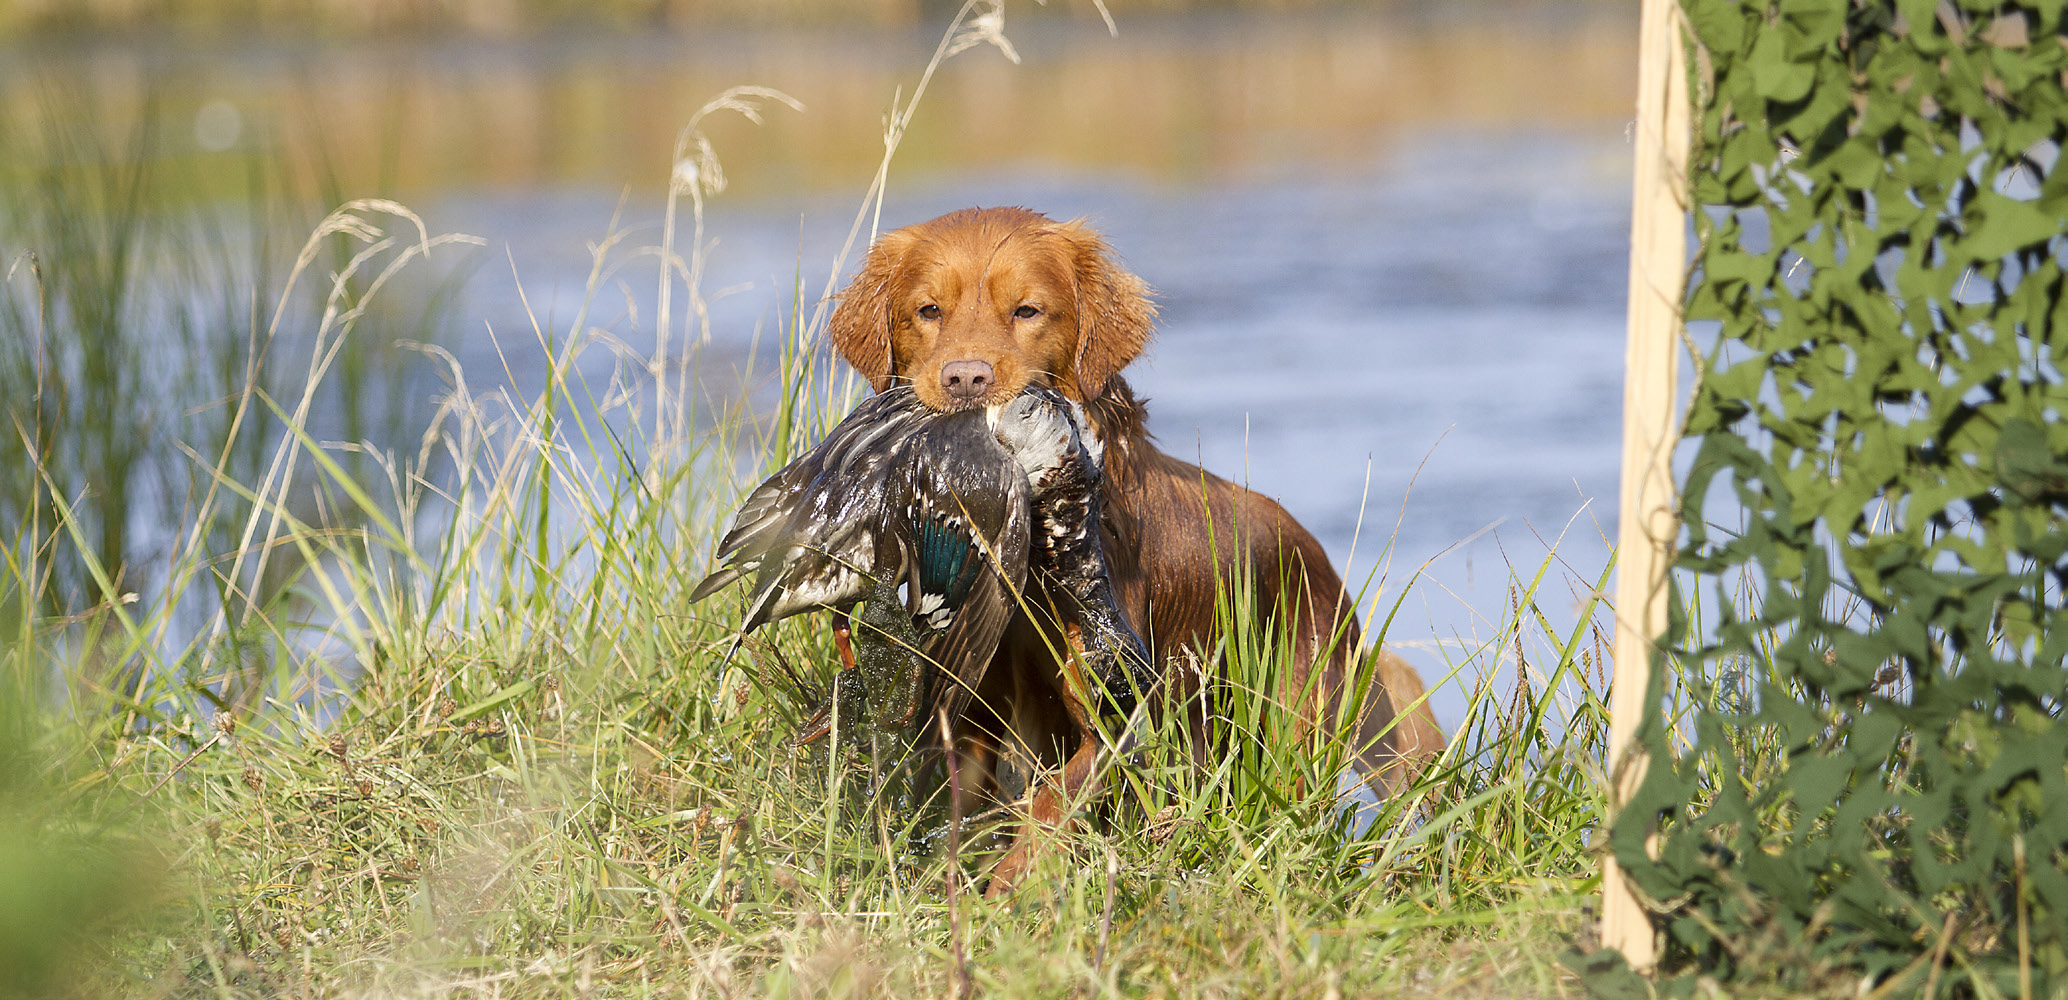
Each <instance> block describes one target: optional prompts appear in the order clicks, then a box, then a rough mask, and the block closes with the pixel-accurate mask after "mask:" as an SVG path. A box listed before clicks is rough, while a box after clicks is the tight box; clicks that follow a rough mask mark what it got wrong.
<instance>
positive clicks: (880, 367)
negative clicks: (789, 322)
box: [826, 230, 913, 392]
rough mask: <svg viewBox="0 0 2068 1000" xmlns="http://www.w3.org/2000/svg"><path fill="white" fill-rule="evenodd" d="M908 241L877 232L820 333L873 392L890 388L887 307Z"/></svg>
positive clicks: (906, 237)
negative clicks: (859, 268) (867, 252)
mask: <svg viewBox="0 0 2068 1000" xmlns="http://www.w3.org/2000/svg"><path fill="white" fill-rule="evenodd" d="M912 242H913V239H912V236H911V235H910V234H909V233H906V232H905V231H904V230H896V231H894V232H888V233H885V234H883V235H882V236H881V237H879V238H878V239H877V240H876V245H875V246H872V247H870V248H869V254H868V256H867V257H865V258H863V260H862V269H861V271H860V272H859V273H857V274H856V275H855V276H854V280H853V281H850V282H848V284H847V290H846V291H844V292H841V293H840V304H839V305H837V306H835V307H834V308H833V318H832V320H831V321H829V322H828V323H827V325H826V332H827V333H828V334H830V335H831V336H832V338H833V347H834V349H836V350H838V351H839V352H840V356H841V357H843V358H846V359H847V363H848V364H851V365H853V366H854V367H855V370H856V371H858V372H861V373H862V377H863V378H866V379H868V380H869V384H870V385H871V386H874V387H875V389H876V391H877V392H882V391H883V390H884V389H886V388H889V387H890V377H891V374H892V371H891V357H890V307H891V298H892V293H893V292H894V291H895V290H896V284H897V282H898V280H899V275H900V273H901V272H903V271H904V263H905V251H906V250H908V249H910V248H911V245H912Z"/></svg>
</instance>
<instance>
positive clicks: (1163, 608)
mask: <svg viewBox="0 0 2068 1000" xmlns="http://www.w3.org/2000/svg"><path fill="white" fill-rule="evenodd" d="M929 306H931V307H933V309H934V310H938V312H937V314H933V315H929V312H931V310H928V309H927V308H926V307H929ZM1155 317H1156V309H1155V306H1154V305H1153V304H1152V303H1151V301H1150V297H1149V288H1148V286H1147V285H1145V284H1144V283H1143V282H1142V281H1141V279H1139V278H1137V277H1135V276H1134V275H1133V274H1131V273H1129V272H1128V271H1126V270H1125V269H1123V268H1122V267H1120V266H1119V264H1117V263H1116V262H1115V261H1114V259H1113V255H1112V254H1111V252H1110V251H1109V250H1108V249H1107V247H1106V244H1105V242H1104V240H1102V239H1101V238H1100V237H1099V235H1098V234H1097V233H1096V232H1094V231H1092V230H1091V229H1090V228H1088V227H1086V226H1084V225H1083V224H1081V223H1078V222H1067V223H1058V222H1055V221H1053V220H1050V219H1048V218H1047V217H1045V216H1042V215H1039V214H1037V213H1034V212H1030V211H1027V210H1025V209H1018V208H1004V209H969V210H964V211H960V212H954V213H951V214H949V215H944V216H942V217H940V218H938V219H934V220H932V221H930V222H924V223H920V224H918V225H915V226H909V227H906V228H904V229H899V230H896V231H894V232H890V233H886V234H884V235H883V237H882V238H881V239H879V240H878V241H877V242H876V245H875V246H874V247H872V248H871V249H870V251H869V254H868V257H867V259H866V260H865V261H864V262H863V265H862V269H861V271H860V273H859V274H857V275H856V276H855V278H854V280H853V282H852V283H851V284H850V285H849V287H848V288H847V290H846V292H845V293H843V294H842V296H841V298H840V301H839V304H838V307H837V308H836V309H835V311H834V314H833V318H832V324H831V331H830V332H831V336H832V339H833V343H834V345H835V347H836V348H837V349H838V350H839V351H840V353H841V354H842V356H844V357H845V358H846V359H847V360H848V362H849V363H851V364H853V365H854V367H855V368H856V369H857V370H858V371H860V372H861V373H862V375H863V376H865V377H867V378H868V379H869V381H870V382H871V384H872V385H874V386H875V388H876V389H877V390H879V391H880V390H882V389H885V388H887V387H889V386H890V385H892V384H894V383H898V382H910V383H911V384H912V386H913V388H914V390H915V391H916V392H917V393H918V395H919V398H920V399H921V400H922V401H923V402H925V403H926V405H928V406H929V407H932V408H933V409H936V410H942V411H946V410H952V409H958V408H966V407H968V406H975V405H984V404H986V403H989V402H995V401H998V400H1003V399H1008V398H1010V397H1012V396H1013V395H1015V394H1017V393H1018V392H1019V391H1020V389H1021V388H1023V387H1024V386H1026V385H1027V384H1029V383H1032V382H1038V383H1045V384H1048V385H1051V386H1053V387H1055V388H1056V389H1057V390H1059V391H1061V392H1062V393H1063V394H1064V395H1066V396H1068V397H1070V398H1071V399H1072V400H1073V401H1074V402H1077V403H1078V404H1080V405H1081V406H1082V407H1083V414H1084V417H1085V420H1086V423H1087V424H1088V425H1089V426H1087V427H1086V428H1084V429H1085V431H1086V432H1087V435H1088V437H1090V438H1095V439H1096V441H1097V443H1098V444H1099V445H1101V446H1102V447H1103V448H1104V451H1105V475H1106V481H1105V511H1106V523H1105V525H1104V531H1103V535H1104V542H1105V547H1106V552H1107V556H1108V559H1109V561H1110V563H1111V569H1112V574H1113V582H1114V585H1115V587H1116V590H1117V592H1118V594H1119V598H1120V603H1121V606H1122V608H1123V609H1124V610H1125V612H1126V613H1127V614H1128V615H1129V617H1130V618H1131V619H1132V623H1133V624H1134V625H1135V627H1136V630H1137V631H1139V632H1140V633H1141V634H1142V635H1143V637H1144V638H1145V639H1146V640H1147V641H1148V643H1149V645H1150V650H1151V654H1152V657H1153V658H1154V659H1155V661H1156V662H1157V663H1159V664H1161V665H1162V666H1161V670H1162V682H1163V683H1164V684H1165V685H1167V686H1169V687H1170V688H1171V689H1172V691H1173V693H1175V694H1178V695H1181V696H1190V695H1193V694H1196V693H1198V692H1199V691H1200V690H1201V689H1202V687H1207V688H1209V689H1210V681H1209V678H1210V677H1211V676H1212V675H1213V673H1214V671H1215V669H1216V667H1215V665H1213V664H1209V663H1205V662H1204V658H1205V657H1206V656H1209V655H1210V654H1211V652H1212V650H1213V649H1214V648H1215V646H1216V644H1217V642H1218V639H1219V636H1218V635H1217V634H1216V631H1215V624H1216V623H1215V615H1214V604H1215V595H1216V588H1217V587H1219V586H1225V585H1226V583H1227V582H1229V581H1234V580H1236V579H1237V578H1238V577H1240V576H1241V575H1242V574H1243V573H1244V572H1247V573H1248V574H1249V577H1248V579H1249V584H1250V592H1251V595H1252V598H1253V600H1254V601H1255V603H1256V606H1257V610H1258V611H1259V612H1261V614H1260V615H1259V616H1258V617H1259V618H1260V619H1265V620H1269V621H1271V622H1273V623H1275V624H1276V626H1277V627H1278V629H1279V630H1280V632H1281V634H1285V633H1286V631H1287V630H1289V634H1290V635H1291V636H1292V637H1293V639H1292V641H1293V644H1294V646H1295V649H1296V653H1297V657H1296V660H1297V664H1298V668H1299V669H1298V670H1297V671H1296V672H1295V676H1292V677H1288V678H1287V684H1288V690H1285V691H1282V692H1279V695H1280V697H1281V698H1283V699H1284V700H1286V701H1287V702H1288V703H1290V702H1291V701H1292V700H1293V699H1295V698H1297V699H1298V700H1299V701H1300V702H1301V704H1300V709H1301V713H1302V716H1303V717H1304V718H1305V719H1307V720H1308V722H1309V723H1310V724H1316V723H1320V722H1322V721H1324V720H1332V719H1335V718H1339V717H1340V716H1338V715H1336V714H1335V713H1336V712H1337V711H1338V709H1339V703H1340V702H1341V700H1342V699H1343V698H1344V697H1345V696H1346V695H1347V694H1348V693H1349V682H1350V681H1351V680H1352V678H1353V676H1354V674H1355V673H1356V671H1354V670H1352V669H1351V667H1352V666H1353V661H1354V660H1355V659H1356V658H1358V657H1360V656H1365V655H1366V654H1365V653H1364V652H1363V651H1362V641H1361V639H1362V637H1361V635H1360V632H1359V629H1358V624H1357V620H1356V616H1355V609H1354V607H1353V606H1352V604H1351V602H1350V599H1349V598H1348V596H1347V595H1346V594H1345V592H1344V588H1343V584H1342V580H1341V579H1340V578H1339V577H1338V575H1337V573H1336V571H1335V569H1334V567H1332V566H1331V565H1330V564H1329V561H1328V558H1327V555H1326V554H1325V553H1324V552H1323V551H1322V548H1321V545H1320V543H1319V542H1317V541H1316V540H1315V539H1314V536H1313V535H1312V534H1311V533H1309V532H1308V531H1307V530H1306V529H1305V528H1304V527H1302V526H1301V525H1300V524H1299V522H1297V521H1295V520H1294V519H1293V518H1292V516H1291V515H1290V514H1287V513H1286V511H1285V509H1284V508H1283V507H1280V506H1279V505H1278V504H1277V503H1276V502H1275V501H1273V500H1271V499H1269V498H1268V497H1263V496H1259V495H1258V494H1256V493H1253V492H1251V491H1249V490H1248V489H1246V488H1244V487H1241V486H1238V485H1236V484H1234V483H1231V482H1229V481H1227V480H1225V479H1222V478H1220V477H1218V476H1215V475H1213V474H1212V473H1210V472H1207V471H1205V470H1204V469H1201V468H1200V467H1199V466H1197V465H1193V464H1191V463H1189V462H1183V461H1180V460H1178V459H1176V458H1172V457H1171V456H1169V455H1166V454H1164V453H1163V452H1161V451H1159V450H1157V448H1156V447H1155V445H1154V444H1153V443H1152V441H1151V439H1150V436H1149V433H1148V430H1147V428H1146V426H1145V418H1146V412H1145V410H1144V406H1143V403H1142V401H1141V400H1139V399H1138V398H1137V397H1136V396H1135V395H1134V393H1133V391H1132V390H1131V389H1130V388H1129V387H1128V384H1127V382H1126V380H1125V379H1123V378H1121V377H1119V373H1120V371H1121V369H1123V368H1125V367H1126V366H1127V365H1128V363H1129V362H1131V361H1133V360H1134V359H1135V358H1136V357H1137V356H1138V355H1140V354H1141V352H1142V350H1143V349H1144V348H1145V347H1147V345H1148V342H1149V337H1150V333H1151V330H1152V328H1153V325H1154V322H1155ZM967 361H981V362H984V363H986V364H988V365H989V366H990V370H991V372H992V373H993V375H994V377H995V381H994V382H993V383H992V384H991V385H990V387H989V390H988V392H987V393H986V394H985V395H984V396H982V397H981V398H977V399H967V398H956V397H954V396H951V395H950V394H949V393H948V391H947V390H946V389H944V387H943V379H942V373H943V369H944V367H945V366H947V365H950V364H953V363H956V362H967ZM1088 443H1089V442H1088ZM1152 594H1153V595H1155V596H1154V599H1153V600H1152V599H1151V595H1152ZM1065 638H1066V637H1063V636H1059V635H1056V634H1053V632H1052V630H1050V629H1047V628H1045V627H1044V626H1043V625H1041V624H1040V623H1039V622H1038V621H1036V620H1035V619H1034V618H1030V617H1029V616H1027V615H1025V614H1021V615H1017V616H1015V619H1014V621H1013V623H1012V624H1011V625H1010V626H1008V629H1007V632H1006V635H1005V638H1004V641H1003V642H1001V644H1000V646H999V649H998V652H997V654H996V656H995V657H994V658H993V660H992V662H991V665H990V668H989V669H988V670H987V671H986V672H985V673H984V675H983V678H982V680H981V682H980V683H979V685H978V689H977V692H976V694H977V697H976V698H975V699H974V700H973V701H972V702H971V703H970V705H969V708H968V710H967V712H966V713H965V715H964V717H963V718H958V719H954V720H951V724H952V727H953V730H954V732H955V734H956V735H955V738H956V742H957V751H958V753H959V757H960V773H961V775H962V780H963V782H964V785H965V793H967V792H969V791H975V792H977V793H978V794H979V795H980V796H983V797H985V798H989V799H992V800H996V801H1012V800H1016V799H1019V798H1021V797H1022V796H1023V795H1027V794H1028V793H1030V792H1031V797H1030V799H1029V802H1028V804H1027V811H1028V814H1029V818H1030V819H1032V820H1033V821H1034V822H1036V823H1038V824H1046V825H1055V824H1057V823H1060V822H1062V821H1063V819H1064V813H1065V812H1066V808H1067V803H1068V802H1069V801H1070V800H1071V799H1072V798H1074V797H1075V796H1077V795H1079V794H1081V793H1083V792H1085V791H1086V790H1087V788H1086V785H1087V782H1089V781H1090V780H1091V779H1092V778H1093V776H1094V774H1095V772H1096V771H1097V767H1096V757H1097V746H1096V743H1097V741H1096V740H1095V739H1093V738H1092V730H1091V728H1090V718H1089V715H1088V709H1087V707H1086V704H1087V703H1086V701H1085V698H1084V696H1083V691H1084V690H1085V689H1084V686H1083V681H1082V679H1081V678H1077V677H1075V676H1073V670H1072V666H1073V665H1072V664H1071V663H1070V662H1069V660H1068V659H1067V658H1062V659H1060V660H1059V658H1058V657H1057V655H1056V654H1055V652H1054V651H1055V650H1058V649H1066V648H1067V646H1065V645H1064V644H1063V643H1064V640H1065ZM1367 665H1368V667H1369V668H1370V673H1371V676H1372V683H1371V686H1370V692H1369V696H1368V697H1367V698H1366V700H1365V703H1364V704H1363V705H1362V706H1359V708H1358V716H1359V718H1360V720H1361V722H1360V725H1359V734H1360V738H1361V742H1363V743H1364V744H1366V746H1365V748H1364V750H1363V751H1362V753H1361V758H1362V759H1361V761H1360V770H1361V771H1362V772H1363V773H1364V775H1365V778H1366V780H1367V781H1368V782H1369V783H1370V784H1371V785H1372V786H1373V788H1374V789H1375V790H1377V791H1378V792H1379V793H1381V794H1384V793H1386V792H1387V791H1389V790H1390V789H1392V788H1394V787H1397V786H1398V785H1399V784H1400V783H1401V782H1402V781H1404V780H1405V779H1406V778H1407V777H1409V776H1410V775H1411V774H1412V773H1413V771H1414V770H1415V769H1417V768H1419V767H1420V766H1421V765H1422V764H1423V763H1425V762H1426V761H1427V760H1428V759H1429V758H1430V757H1432V756H1433V755H1434V754H1435V752H1437V751H1438V750H1440V749H1441V747H1442V738H1441V734H1440V732H1439V731H1438V730H1437V728H1436V724H1435V720H1434V718H1433V716H1431V715H1430V713H1429V711H1428V709H1427V707H1426V705H1422V706H1419V707H1417V708H1416V710H1415V711H1414V712H1412V713H1411V714H1409V715H1408V716H1407V717H1406V718H1404V719H1401V720H1400V722H1399V724H1398V725H1397V726H1393V727H1392V729H1391V731H1390V732H1388V733H1386V734H1385V735H1384V736H1383V737H1381V736H1380V735H1379V733H1380V731H1381V730H1385V729H1387V727H1388V726H1389V725H1391V724H1392V723H1393V721H1394V719H1395V717H1396V715H1398V714H1399V713H1400V711H1401V709H1402V706H1408V705H1416V704H1417V702H1418V700H1419V699H1420V698H1421V697H1422V694H1423V686H1422V681H1421V678H1420V677H1419V676H1418V675H1417V674H1416V673H1415V670H1414V668H1413V667H1411V666H1409V665H1408V664H1407V663H1406V662H1405V661H1403V660H1401V659H1400V658H1399V657H1397V656H1394V655H1393V654H1391V653H1388V652H1383V651H1381V652H1377V653H1373V654H1369V660H1368V663H1367ZM1317 669H1318V670H1320V671H1321V677H1320V678H1319V680H1320V683H1319V684H1318V685H1317V684H1312V683H1309V679H1310V678H1311V677H1312V672H1313V671H1314V670H1317ZM1302 692H1306V694H1305V695H1304V696H1302V694H1301V693H1302ZM1316 692H1318V693H1319V697H1316V696H1315V693H1316ZM1187 703H1189V704H1192V705H1194V706H1198V705H1199V704H1200V701H1199V699H1196V698H1194V699H1190V700H1189V702H1187ZM1192 716H1193V718H1192V719H1191V725H1192V732H1193V734H1194V739H1195V748H1196V749H1197V750H1198V751H1199V752H1201V753H1202V754H1203V753H1205V752H1207V751H1208V749H1209V748H1207V747H1206V746H1205V745H1204V729H1205V726H1204V719H1203V713H1202V712H1200V711H1199V710H1197V708H1196V707H1195V710H1194V711H1193V712H1192ZM1058 764H1060V765H1061V766H1062V773H1061V776H1060V781H1055V780H1048V781H1034V780H1033V779H1034V777H1035V776H1037V775H1042V774H1047V773H1049V772H1050V770H1051V769H1053V768H1054V767H1056V766H1057V765H1058ZM1030 785H1031V786H1032V787H1030ZM1328 791H1333V790H1332V789H1331V790H1328ZM1031 848H1032V845H1031V842H1030V841H1029V839H1028V838H1024V837H1023V838H1021V841H1020V843H1019V844H1018V845H1017V846H1016V847H1015V848H1014V849H1013V850H1012V851H1011V852H1009V853H1008V854H1007V855H1006V856H1005V858H1004V859H1003V860H1002V861H1001V862H1000V863H999V864H998V866H997V867H996V868H995V869H994V870H993V879H992V883H991V891H992V892H993V893H997V892H1002V891H1005V890H1006V889H1008V888H1009V887H1010V886H1011V885H1012V883H1013V882H1014V881H1015V880H1017V879H1018V878H1020V877H1021V876H1023V875H1024V874H1025V872H1026V869H1027V867H1028V865H1029V864H1030V863H1031Z"/></svg>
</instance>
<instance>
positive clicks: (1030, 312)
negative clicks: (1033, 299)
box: [1012, 306, 1041, 319]
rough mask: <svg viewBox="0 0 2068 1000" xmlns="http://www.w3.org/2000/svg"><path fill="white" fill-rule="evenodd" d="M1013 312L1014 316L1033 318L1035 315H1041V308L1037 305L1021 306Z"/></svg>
mask: <svg viewBox="0 0 2068 1000" xmlns="http://www.w3.org/2000/svg"><path fill="white" fill-rule="evenodd" d="M1012 314H1013V315H1014V316H1017V317H1019V318H1020V319H1033V318H1034V317H1036V316H1039V315H1041V310H1040V309H1039V308H1037V307H1035V306H1021V307H1019V308H1018V309H1015V310H1013V311H1012Z"/></svg>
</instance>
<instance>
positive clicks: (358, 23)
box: [0, 0, 1619, 36]
mask: <svg viewBox="0 0 2068 1000" xmlns="http://www.w3.org/2000/svg"><path fill="white" fill-rule="evenodd" d="M1581 2H1582V3H1593V4H1596V5H1599V6H1602V7H1615V6H1619V5H1615V4H1611V3H1608V2H1607V0H1581ZM1542 5H1543V6H1547V7H1556V6H1570V4H1569V3H1555V4H1554V3H1548V2H1546V3H1543V4H1542ZM960 6H961V3H960V2H959V0H5V2H0V32H4V33H10V34H28V33H55V32H95V31H111V30H113V31H143V32H155V31H163V30H183V31H217V30H224V29H228V30H234V31H239V32H248V31H266V32H292V33H303V32H316V33H320V34H324V35H333V36H335V35H363V34H393V33H405V34H406V33H412V32H426V31H436V32H454V31H457V32H464V33H469V34H480V35H491V36H517V35H525V34H534V33H538V32H542V31H552V30H558V29H563V28H567V27H576V28H578V29H581V30H589V31H595V30H620V31H631V30H653V29H662V30H678V29H679V30H695V29H702V28H708V27H712V26H719V25H756V26H771V27H808V26H813V25H855V24H873V25H911V24H928V25H932V24H939V23H944V22H945V21H947V20H948V19H949V18H950V17H953V16H954V14H955V11H956V9H957V8H959V7H960ZM1044 6H1045V8H1046V9H1045V10H1039V11H1036V12H1035V13H1034V15H1033V16H1036V17H1039V16H1044V15H1045V16H1049V17H1058V18H1074V19H1093V20H1097V19H1099V18H1100V12H1099V10H1098V7H1097V6H1095V5H1094V4H1093V3H1091V2H1089V0H1082V2H1065V0H1054V2H1052V3H1047V4H1045V5H1044ZM1106 6H1107V7H1109V8H1111V11H1112V12H1115V13H1124V14H1126V15H1127V16H1130V17H1135V16H1140V15H1144V14H1162V13H1212V12H1226V11H1247V12H1325V11H1347V12H1370V11H1373V10H1381V11H1384V12H1386V13H1388V14H1392V15H1396V16H1411V17H1432V16H1434V17H1442V16H1446V15H1454V14H1457V13H1459V12H1469V11H1471V10H1472V9H1473V8H1484V7H1486V6H1489V5H1488V4H1486V3H1483V2H1478V0H1443V2H1438V3H1417V2H1413V0H1107V3H1106Z"/></svg>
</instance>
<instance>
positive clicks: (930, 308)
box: [919, 302, 941, 319]
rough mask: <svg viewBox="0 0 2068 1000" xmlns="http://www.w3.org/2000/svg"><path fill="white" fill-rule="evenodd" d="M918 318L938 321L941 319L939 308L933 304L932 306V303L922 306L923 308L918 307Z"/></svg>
mask: <svg viewBox="0 0 2068 1000" xmlns="http://www.w3.org/2000/svg"><path fill="white" fill-rule="evenodd" d="M919 318H920V319H940V318H941V307H940V306H937V305H934V304H933V303H931V302H928V303H927V304H925V305H923V306H920V307H919Z"/></svg>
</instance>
